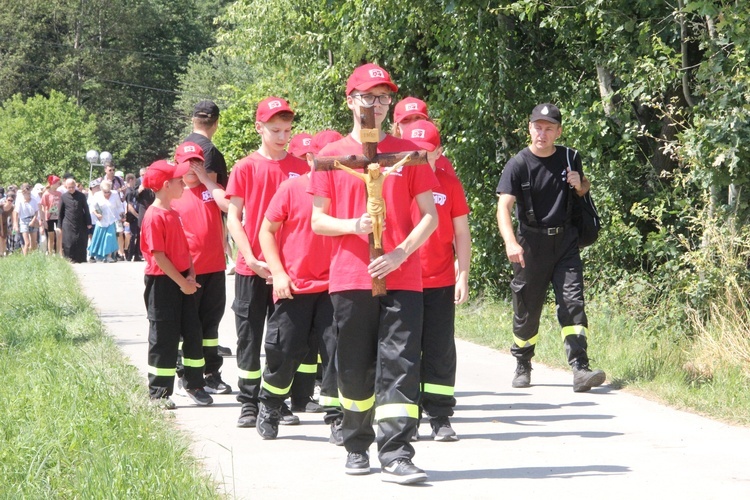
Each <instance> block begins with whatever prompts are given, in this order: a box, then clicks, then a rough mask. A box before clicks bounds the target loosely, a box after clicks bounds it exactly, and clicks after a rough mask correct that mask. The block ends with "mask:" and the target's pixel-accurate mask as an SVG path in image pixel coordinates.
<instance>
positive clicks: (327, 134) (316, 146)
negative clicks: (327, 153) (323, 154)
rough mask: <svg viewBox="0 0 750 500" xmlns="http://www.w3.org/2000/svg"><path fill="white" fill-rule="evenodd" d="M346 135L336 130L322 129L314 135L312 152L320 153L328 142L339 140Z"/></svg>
mask: <svg viewBox="0 0 750 500" xmlns="http://www.w3.org/2000/svg"><path fill="white" fill-rule="evenodd" d="M343 138H344V136H343V135H341V134H339V133H338V132H336V131H335V130H330V129H329V130H321V131H320V132H318V133H317V134H315V135H314V136H313V139H312V152H313V153H315V154H318V153H320V150H321V149H323V147H324V146H325V145H326V144H329V143H331V142H336V141H338V140H341V139H343Z"/></svg>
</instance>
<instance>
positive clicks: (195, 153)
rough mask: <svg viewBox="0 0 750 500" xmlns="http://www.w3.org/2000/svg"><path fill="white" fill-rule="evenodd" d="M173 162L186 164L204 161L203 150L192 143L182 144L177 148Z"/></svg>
mask: <svg viewBox="0 0 750 500" xmlns="http://www.w3.org/2000/svg"><path fill="white" fill-rule="evenodd" d="M174 160H175V161H176V162H177V163H188V162H190V160H200V161H204V160H205V158H204V157H203V148H202V147H200V146H199V145H197V144H196V143H194V142H189V141H188V142H183V143H182V144H180V145H179V146H177V151H175V153H174Z"/></svg>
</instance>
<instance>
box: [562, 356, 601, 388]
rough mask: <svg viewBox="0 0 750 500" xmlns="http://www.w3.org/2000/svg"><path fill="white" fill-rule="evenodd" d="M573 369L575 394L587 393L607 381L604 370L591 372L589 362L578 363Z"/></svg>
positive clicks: (574, 364) (573, 365)
mask: <svg viewBox="0 0 750 500" xmlns="http://www.w3.org/2000/svg"><path fill="white" fill-rule="evenodd" d="M571 366H572V368H573V392H586V391H588V390H589V389H591V388H592V387H599V386H600V385H602V384H603V383H604V381H605V380H606V379H607V375H606V374H605V373H604V372H603V371H602V370H591V369H590V368H589V364H588V362H582V361H576V362H575V363H573V364H572V365H571Z"/></svg>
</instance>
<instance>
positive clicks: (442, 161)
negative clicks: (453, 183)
mask: <svg viewBox="0 0 750 500" xmlns="http://www.w3.org/2000/svg"><path fill="white" fill-rule="evenodd" d="M435 168H439V169H440V170H445V171H446V172H448V173H449V174H451V175H452V176H454V177H458V176H457V175H456V170H455V169H454V168H453V164H452V163H451V161H450V160H449V159H448V158H446V157H445V155H440V158H438V159H437V161H436V162H435Z"/></svg>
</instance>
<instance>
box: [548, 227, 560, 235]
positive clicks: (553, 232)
mask: <svg viewBox="0 0 750 500" xmlns="http://www.w3.org/2000/svg"><path fill="white" fill-rule="evenodd" d="M559 233H560V228H559V227H548V228H547V236H557V234H559Z"/></svg>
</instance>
